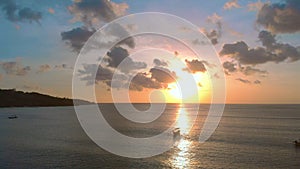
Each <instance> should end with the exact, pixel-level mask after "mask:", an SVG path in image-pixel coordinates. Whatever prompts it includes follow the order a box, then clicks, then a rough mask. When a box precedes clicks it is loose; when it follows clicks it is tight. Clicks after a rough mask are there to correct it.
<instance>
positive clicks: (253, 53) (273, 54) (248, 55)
mask: <svg viewBox="0 0 300 169" xmlns="http://www.w3.org/2000/svg"><path fill="white" fill-rule="evenodd" d="M258 38H259V40H260V41H261V42H262V45H263V47H257V48H250V47H249V46H248V45H247V44H246V43H245V42H244V41H240V42H236V43H233V44H225V45H224V46H223V48H222V50H221V52H220V56H224V55H226V56H228V57H231V58H234V59H235V60H237V61H238V62H239V63H240V64H243V65H258V64H263V63H267V62H275V63H279V62H282V61H285V60H289V61H291V62H294V61H297V60H299V59H300V50H299V47H294V46H291V45H290V44H283V43H279V42H277V41H276V39H275V35H273V34H271V33H270V32H267V31H261V32H260V33H259V36H258Z"/></svg>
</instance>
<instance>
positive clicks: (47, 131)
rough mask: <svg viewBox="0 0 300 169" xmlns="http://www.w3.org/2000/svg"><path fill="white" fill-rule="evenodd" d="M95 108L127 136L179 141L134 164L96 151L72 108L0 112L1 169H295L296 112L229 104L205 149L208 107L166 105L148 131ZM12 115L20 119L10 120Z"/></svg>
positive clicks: (299, 122)
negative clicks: (173, 136) (165, 135)
mask: <svg viewBox="0 0 300 169" xmlns="http://www.w3.org/2000/svg"><path fill="white" fill-rule="evenodd" d="M135 106H136V107H137V108H138V109H141V110H146V109H147V108H148V107H149V105H147V104H136V105H135ZM100 109H101V110H102V113H103V115H104V117H105V118H106V119H107V121H108V122H109V124H110V125H111V126H112V127H113V128H114V129H115V130H117V131H118V132H120V133H122V134H124V135H127V136H130V137H136V138H144V137H150V136H154V135H157V134H159V133H161V132H163V131H165V130H166V129H168V128H169V127H170V126H171V125H172V124H174V125H175V126H176V127H179V128H180V131H181V134H182V136H181V138H180V139H178V140H176V142H175V143H174V146H173V148H171V149H170V150H169V151H167V152H165V153H163V154H160V155H156V156H153V157H149V158H142V159H132V158H126V157H121V156H117V155H114V154H111V153H109V152H107V151H105V150H103V149H102V148H100V147H98V146H97V145H96V144H95V143H94V142H93V141H92V140H91V139H90V138H89V137H88V136H87V135H86V134H85V132H84V131H83V129H82V128H81V126H80V124H79V122H78V119H77V117H76V113H75V111H74V108H73V107H43V108H39V107H38V108H36V107H35V108H1V109H0V168H120V169H121V168H122V169H126V168H128V169H129V168H151V169H152V168H185V169H188V168H192V169H193V168H300V148H296V147H295V146H294V145H293V141H294V140H295V139H299V138H300V112H299V110H300V105H226V107H225V111H224V114H223V116H222V119H221V121H220V124H219V126H218V128H217V129H216V131H215V132H214V134H213V135H212V136H211V137H210V138H209V139H208V140H207V141H206V142H205V143H199V142H198V137H199V133H200V131H201V129H202V125H203V122H204V120H205V118H206V116H207V112H208V110H209V105H200V108H199V110H198V109H197V106H196V105H193V104H185V105H179V104H168V105H167V107H166V109H165V112H164V113H163V115H162V116H161V117H160V118H159V119H157V120H156V121H154V122H151V123H149V124H136V123H132V122H129V121H127V120H126V119H124V118H122V116H121V115H120V114H118V112H117V110H116V109H115V108H114V106H113V104H103V105H101V106H100ZM194 112H199V113H198V115H196V114H195V113H194ZM129 113H130V112H129ZM10 114H16V115H17V116H18V118H17V119H8V118H7V117H8V116H9V115H10ZM193 116H196V121H195V123H194V125H193V126H192V128H191V130H189V129H190V126H191V124H192V123H193V121H191V119H193V118H192V117H193ZM176 119H178V121H177V122H176ZM99 132H101V129H99ZM162 141H163V140H162ZM121 148H122V147H121ZM136 151H139V150H138V149H137V150H136ZM143 151H144V150H143Z"/></svg>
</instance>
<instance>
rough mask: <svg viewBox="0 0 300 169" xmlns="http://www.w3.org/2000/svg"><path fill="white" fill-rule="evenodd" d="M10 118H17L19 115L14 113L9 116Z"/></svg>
mask: <svg viewBox="0 0 300 169" xmlns="http://www.w3.org/2000/svg"><path fill="white" fill-rule="evenodd" d="M8 118H9V119H16V118H18V116H17V115H15V114H14V115H10V116H8Z"/></svg>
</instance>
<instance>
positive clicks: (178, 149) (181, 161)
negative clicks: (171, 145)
mask: <svg viewBox="0 0 300 169" xmlns="http://www.w3.org/2000/svg"><path fill="white" fill-rule="evenodd" d="M193 115H194V114H193V112H188V111H187V108H186V106H181V107H180V108H179V109H178V112H177V122H176V125H175V127H178V128H179V129H180V132H181V138H180V140H179V141H178V142H177V144H176V145H175V152H174V154H173V156H172V158H171V161H172V165H173V167H174V168H185V169H186V168H189V166H190V147H191V141H190V140H189V137H188V134H189V131H190V129H191V127H192V123H193V121H192V119H191V116H193Z"/></svg>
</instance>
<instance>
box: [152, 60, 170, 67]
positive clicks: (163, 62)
mask: <svg viewBox="0 0 300 169" xmlns="http://www.w3.org/2000/svg"><path fill="white" fill-rule="evenodd" d="M153 63H154V65H155V66H158V67H160V66H168V63H167V62H166V61H163V60H159V59H154V60H153Z"/></svg>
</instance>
